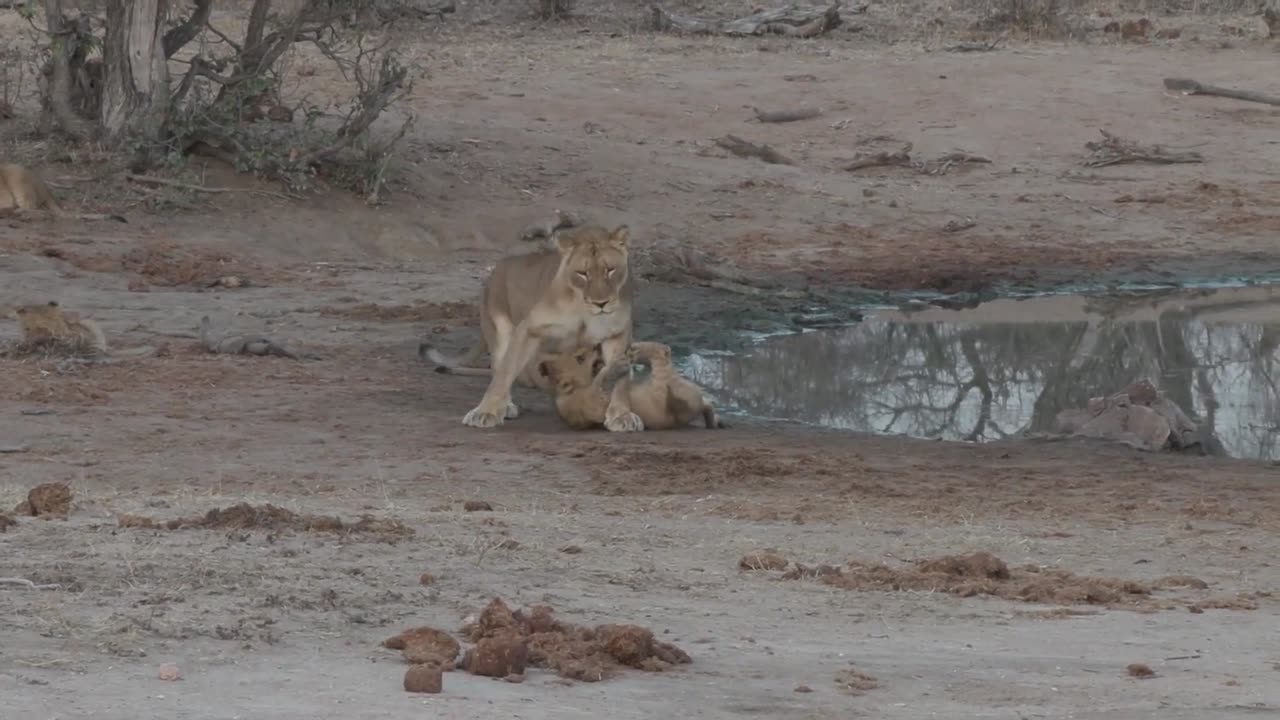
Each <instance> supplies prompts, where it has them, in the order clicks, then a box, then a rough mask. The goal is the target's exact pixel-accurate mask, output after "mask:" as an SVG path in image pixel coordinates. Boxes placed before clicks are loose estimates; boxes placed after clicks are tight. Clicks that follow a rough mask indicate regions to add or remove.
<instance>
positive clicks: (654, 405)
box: [538, 342, 728, 430]
mask: <svg viewBox="0 0 1280 720" xmlns="http://www.w3.org/2000/svg"><path fill="white" fill-rule="evenodd" d="M602 357H603V353H602V350H601V347H600V345H595V346H594V347H589V348H579V349H578V350H577V351H575V352H566V353H562V354H560V355H558V356H554V357H552V358H549V359H547V360H544V361H542V362H541V363H540V364H539V366H538V370H539V372H541V373H542V374H543V375H545V376H546V377H547V379H548V380H550V381H551V383H552V386H553V388H552V392H553V394H554V397H555V406H556V414H557V415H559V416H560V418H561V419H562V420H564V421H565V423H566V424H567V425H568V426H569V427H571V428H573V429H574V430H587V429H591V428H597V427H601V426H603V425H604V417H605V409H606V408H608V407H609V402H610V398H611V397H613V396H616V395H619V394H621V395H623V396H625V398H626V399H627V400H628V401H629V404H630V406H631V410H632V412H634V413H635V414H636V415H639V416H640V419H641V420H642V421H643V422H644V427H645V429H646V430H670V429H672V428H677V427H683V426H685V425H688V424H689V423H690V422H692V421H693V420H694V419H695V418H698V417H701V418H702V422H703V423H704V424H705V425H706V427H707V428H708V429H718V428H726V427H728V426H727V425H725V424H724V423H723V422H721V421H720V419H719V418H718V417H717V416H716V411H715V409H713V408H712V407H711V404H710V403H708V402H707V400H706V398H705V397H703V395H702V391H701V390H700V389H698V386H697V385H694V384H693V383H692V382H689V381H688V380H686V379H685V378H683V377H681V376H680V375H678V374H677V373H676V371H675V367H674V366H673V365H672V364H671V348H670V347H668V346H666V345H663V344H662V343H656V342H635V343H632V344H631V346H630V347H629V348H628V349H627V352H626V354H625V355H624V356H623V357H621V358H618V359H617V360H616V361H614V363H613V364H611V365H609V366H604V364H603V359H602ZM632 363H643V364H647V365H648V366H649V377H648V378H645V379H641V380H633V379H632V378H630V377H627V376H628V375H629V374H630V372H631V365H632ZM611 383H616V385H614V386H613V389H612V391H610V390H609V389H608V386H609V385H610V384H611Z"/></svg>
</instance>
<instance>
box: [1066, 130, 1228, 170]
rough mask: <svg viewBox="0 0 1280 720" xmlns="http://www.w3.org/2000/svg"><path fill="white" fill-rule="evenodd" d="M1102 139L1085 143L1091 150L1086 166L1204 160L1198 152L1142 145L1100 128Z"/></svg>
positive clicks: (1171, 163)
mask: <svg viewBox="0 0 1280 720" xmlns="http://www.w3.org/2000/svg"><path fill="white" fill-rule="evenodd" d="M1098 132H1100V133H1102V140H1101V141H1096V142H1087V143H1085V144H1084V146H1085V148H1086V149H1087V150H1088V151H1089V157H1087V158H1085V160H1084V165H1085V167H1106V166H1108V165H1119V164H1121V163H1134V162H1149V163H1156V164H1158V165H1173V164H1176V163H1200V162H1204V156H1203V155H1201V154H1200V153H1198V152H1194V151H1190V152H1170V151H1168V150H1165V149H1164V148H1163V147H1161V146H1159V145H1142V144H1140V143H1137V142H1134V141H1132V140H1125V139H1123V138H1119V137H1116V136H1115V135H1112V134H1111V133H1109V132H1107V131H1106V130H1099V131H1098Z"/></svg>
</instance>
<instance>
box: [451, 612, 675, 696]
mask: <svg viewBox="0 0 1280 720" xmlns="http://www.w3.org/2000/svg"><path fill="white" fill-rule="evenodd" d="M461 632H462V635H463V637H465V638H466V639H467V640H470V641H471V642H473V643H476V648H475V649H473V650H472V651H469V652H468V655H469V656H470V657H471V660H470V663H471V666H472V667H475V668H476V669H480V670H485V669H492V668H493V667H494V664H499V665H500V663H498V662H496V661H492V660H491V659H490V657H492V656H496V655H497V654H498V653H499V651H502V652H506V653H511V654H513V655H515V656H518V655H519V654H520V650H518V649H515V648H516V647H518V646H523V647H524V648H525V649H526V651H527V652H526V657H525V663H526V664H527V665H528V666H529V667H536V668H545V669H547V670H552V671H554V672H556V673H557V674H559V675H560V676H561V677H565V678H569V679H571V680H582V681H584V682H598V681H600V680H605V679H607V678H610V677H613V676H615V675H617V674H618V673H619V672H621V671H622V670H624V669H626V668H634V669H637V670H644V671H647V672H660V671H662V670H666V669H668V668H670V667H672V666H674V665H681V664H684V663H688V662H690V659H689V656H688V655H687V654H686V653H685V652H684V651H683V650H681V649H680V648H678V647H676V646H675V645H672V644H670V643H664V642H660V641H658V640H656V639H654V636H653V631H651V630H649V629H647V628H643V627H640V626H639V625H611V624H610V625H598V626H596V627H594V628H591V627H584V626H579V625H572V624H570V623H566V622H561V621H559V620H557V619H556V618H555V613H554V611H553V610H552V609H551V608H550V607H549V606H546V605H535V606H534V607H532V608H529V609H528V611H524V610H516V611H514V612H512V610H511V609H510V608H508V607H507V605H506V603H504V602H503V601H502V599H501V598H494V599H493V601H492V602H490V603H489V605H488V606H486V607H485V608H484V610H482V611H481V612H480V615H479V617H478V618H477V619H476V621H475V622H473V623H469V624H467V625H465V626H464V627H463V628H462V631H461ZM467 663H468V660H467V659H466V658H465V657H464V659H463V664H464V665H463V667H464V669H466V668H467ZM491 663H492V664H491ZM486 665H487V666H488V667H486ZM486 674H488V673H486Z"/></svg>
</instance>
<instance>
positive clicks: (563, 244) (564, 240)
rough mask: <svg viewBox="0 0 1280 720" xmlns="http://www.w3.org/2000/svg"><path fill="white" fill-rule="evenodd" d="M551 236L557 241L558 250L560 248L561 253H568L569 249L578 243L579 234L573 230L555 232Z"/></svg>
mask: <svg viewBox="0 0 1280 720" xmlns="http://www.w3.org/2000/svg"><path fill="white" fill-rule="evenodd" d="M551 238H552V239H553V240H554V241H555V243H556V250H559V251H560V254H561V255H568V254H569V251H570V250H572V249H574V248H575V247H577V245H578V234H577V233H575V232H573V231H572V230H569V231H568V232H564V231H561V232H553V233H552V234H551Z"/></svg>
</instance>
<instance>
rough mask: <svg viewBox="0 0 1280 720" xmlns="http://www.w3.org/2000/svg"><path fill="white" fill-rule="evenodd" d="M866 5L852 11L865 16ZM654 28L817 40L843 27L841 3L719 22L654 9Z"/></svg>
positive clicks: (783, 9) (790, 8)
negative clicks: (784, 36) (841, 23)
mask: <svg viewBox="0 0 1280 720" xmlns="http://www.w3.org/2000/svg"><path fill="white" fill-rule="evenodd" d="M866 9H867V6H866V5H860V6H858V7H855V8H853V9H852V10H851V12H853V13H860V12H865V11H866ZM650 12H652V13H653V26H654V28H655V29H657V30H669V31H673V32H678V33H689V34H696V35H732V36H743V35H765V34H777V35H788V36H790V37H801V38H811V37H817V36H819V35H821V34H823V33H825V32H827V31H828V30H831V29H833V28H835V27H838V26H839V25H840V3H839V2H836V3H834V4H832V5H829V6H825V7H799V6H796V5H784V6H782V7H779V8H774V9H773V10H761V11H760V12H757V13H752V14H751V15H748V16H747V17H744V18H737V19H734V20H719V19H716V18H702V17H693V16H689V15H677V14H675V13H672V12H668V11H667V10H664V9H663V8H661V7H659V6H657V5H653V6H651V7H650Z"/></svg>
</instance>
